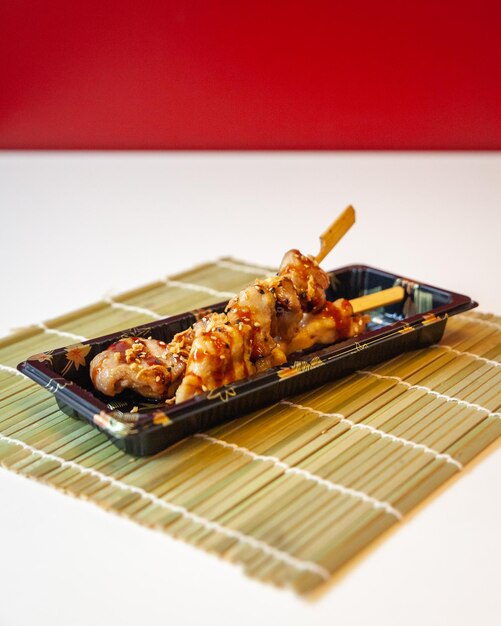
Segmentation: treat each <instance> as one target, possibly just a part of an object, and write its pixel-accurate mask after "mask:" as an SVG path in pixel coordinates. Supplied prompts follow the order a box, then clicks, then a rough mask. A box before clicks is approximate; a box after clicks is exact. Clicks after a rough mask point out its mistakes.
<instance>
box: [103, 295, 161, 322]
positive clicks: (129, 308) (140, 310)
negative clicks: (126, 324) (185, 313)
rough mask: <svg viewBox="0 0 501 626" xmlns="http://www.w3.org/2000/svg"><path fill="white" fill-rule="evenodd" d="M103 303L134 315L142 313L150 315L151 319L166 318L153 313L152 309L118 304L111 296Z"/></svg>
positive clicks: (104, 299)
mask: <svg viewBox="0 0 501 626" xmlns="http://www.w3.org/2000/svg"><path fill="white" fill-rule="evenodd" d="M103 302H106V304H109V305H110V306H112V307H113V308H114V309H123V310H124V311H131V312H133V313H141V315H149V316H150V317H153V318H154V319H156V320H161V319H163V318H164V317H165V315H160V313H156V312H155V311H152V310H151V309H145V308H144V307H142V306H134V305H132V304H124V303H123V302H116V301H115V300H113V298H112V297H111V296H106V297H105V298H103Z"/></svg>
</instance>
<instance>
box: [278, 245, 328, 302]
mask: <svg viewBox="0 0 501 626" xmlns="http://www.w3.org/2000/svg"><path fill="white" fill-rule="evenodd" d="M278 275H279V276H287V277H288V278H290V280H291V281H292V283H293V284H294V289H295V290H296V293H297V294H298V296H299V300H300V302H301V308H302V309H303V311H305V312H307V313H310V312H316V311H320V310H321V309H322V308H323V306H324V304H325V300H326V298H325V290H326V289H327V287H328V286H329V284H330V281H329V276H328V274H327V273H326V272H324V270H323V269H322V268H321V267H320V266H319V265H318V263H317V262H316V261H315V259H313V257H308V256H305V255H304V254H301V253H300V252H299V250H289V252H286V253H285V255H284V258H283V259H282V263H281V264H280V269H279V272H278Z"/></svg>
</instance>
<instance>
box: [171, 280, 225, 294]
mask: <svg viewBox="0 0 501 626" xmlns="http://www.w3.org/2000/svg"><path fill="white" fill-rule="evenodd" d="M162 281H163V282H164V283H165V284H166V285H167V287H180V288H182V289H189V290H190V291H200V292H201V293H208V294H210V295H211V296H216V297H218V298H232V297H233V296H234V295H235V292H234V291H218V290H217V289H212V287H206V286H205V285H198V284H196V283H187V282H185V281H184V280H173V279H172V278H162Z"/></svg>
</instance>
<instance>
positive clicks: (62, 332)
mask: <svg viewBox="0 0 501 626" xmlns="http://www.w3.org/2000/svg"><path fill="white" fill-rule="evenodd" d="M36 326H37V328H40V329H41V330H43V331H44V332H45V333H47V334H49V335H58V336H59V337H67V338H68V339H75V340H76V341H85V340H86V339H87V337H84V336H83V335H76V334H75V333H69V332H67V331H65V330H58V329H57V328H50V327H49V326H47V325H46V324H45V323H44V322H39V323H38V324H36Z"/></svg>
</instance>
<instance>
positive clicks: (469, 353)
mask: <svg viewBox="0 0 501 626" xmlns="http://www.w3.org/2000/svg"><path fill="white" fill-rule="evenodd" d="M436 347H437V348H445V350H448V351H449V352H454V354H457V355H459V356H470V357H473V358H474V359H476V360H477V361H482V362H483V363H487V364H488V365H493V366H494V367H501V363H500V362H499V361H492V360H491V359H486V358H485V357H483V356H480V355H479V354H475V353H474V352H465V351H464V350H457V349H456V348H453V347H452V346H448V345H447V344H445V343H438V344H436Z"/></svg>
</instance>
